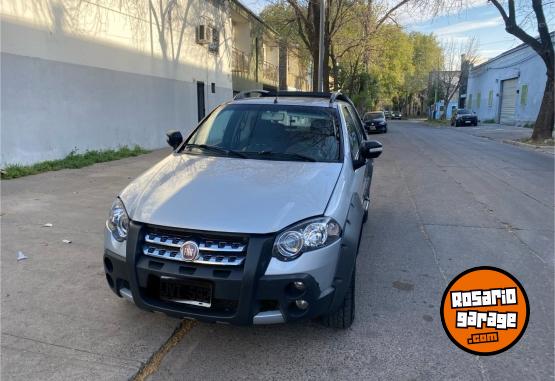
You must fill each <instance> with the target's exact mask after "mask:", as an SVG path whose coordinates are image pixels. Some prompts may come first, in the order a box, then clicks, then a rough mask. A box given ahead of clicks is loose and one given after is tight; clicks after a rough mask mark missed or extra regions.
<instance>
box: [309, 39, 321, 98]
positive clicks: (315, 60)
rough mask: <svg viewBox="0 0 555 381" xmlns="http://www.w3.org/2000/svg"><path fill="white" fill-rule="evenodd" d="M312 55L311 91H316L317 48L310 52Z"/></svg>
mask: <svg viewBox="0 0 555 381" xmlns="http://www.w3.org/2000/svg"><path fill="white" fill-rule="evenodd" d="M310 55H311V56H312V91H318V66H319V62H318V49H314V50H312V51H311V52H310Z"/></svg>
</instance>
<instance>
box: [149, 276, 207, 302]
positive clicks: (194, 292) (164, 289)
mask: <svg viewBox="0 0 555 381" xmlns="http://www.w3.org/2000/svg"><path fill="white" fill-rule="evenodd" d="M160 299H162V300H166V301H169V302H173V303H181V304H189V305H192V306H197V307H205V308H209V307H210V306H211V305H212V285H211V284H210V283H207V282H198V281H190V280H186V281H185V280H180V279H175V278H170V277H161V278H160Z"/></svg>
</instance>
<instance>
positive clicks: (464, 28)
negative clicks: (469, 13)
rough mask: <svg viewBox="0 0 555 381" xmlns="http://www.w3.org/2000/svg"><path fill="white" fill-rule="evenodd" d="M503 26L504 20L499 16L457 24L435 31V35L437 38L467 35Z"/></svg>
mask: <svg viewBox="0 0 555 381" xmlns="http://www.w3.org/2000/svg"><path fill="white" fill-rule="evenodd" d="M502 24H503V18H502V17H501V16H497V17H492V18H489V19H486V20H479V21H463V22H460V23H457V24H453V25H447V26H444V27H441V28H437V29H436V30H434V34H435V35H437V36H443V35H453V34H460V33H467V32H470V31H473V30H478V29H484V28H492V27H496V26H498V25H502Z"/></svg>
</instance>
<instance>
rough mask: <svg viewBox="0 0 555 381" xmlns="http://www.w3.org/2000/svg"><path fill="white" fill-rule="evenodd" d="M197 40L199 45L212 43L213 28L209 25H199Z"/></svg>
mask: <svg viewBox="0 0 555 381" xmlns="http://www.w3.org/2000/svg"><path fill="white" fill-rule="evenodd" d="M196 39H197V44H208V43H210V42H212V28H211V27H209V26H208V25H197V27H196Z"/></svg>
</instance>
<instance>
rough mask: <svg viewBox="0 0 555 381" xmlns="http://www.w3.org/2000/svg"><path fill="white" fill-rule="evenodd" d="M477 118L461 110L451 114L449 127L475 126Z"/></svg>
mask: <svg viewBox="0 0 555 381" xmlns="http://www.w3.org/2000/svg"><path fill="white" fill-rule="evenodd" d="M477 125H478V116H477V115H476V114H474V113H473V112H472V111H470V110H467V109H464V108H461V109H459V110H457V111H455V112H454V113H453V116H452V117H451V126H455V127H460V126H477Z"/></svg>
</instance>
